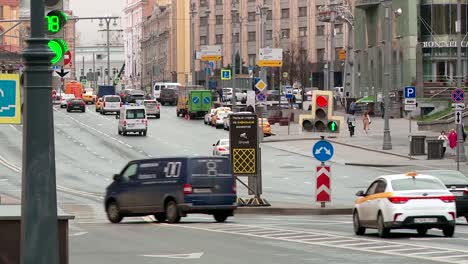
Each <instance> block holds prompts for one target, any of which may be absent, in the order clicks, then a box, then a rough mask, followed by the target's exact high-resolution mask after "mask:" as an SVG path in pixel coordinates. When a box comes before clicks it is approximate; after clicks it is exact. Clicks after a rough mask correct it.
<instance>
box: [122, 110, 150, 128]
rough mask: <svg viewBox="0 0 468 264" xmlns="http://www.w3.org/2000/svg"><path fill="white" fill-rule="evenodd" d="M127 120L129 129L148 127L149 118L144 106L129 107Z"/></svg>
mask: <svg viewBox="0 0 468 264" xmlns="http://www.w3.org/2000/svg"><path fill="white" fill-rule="evenodd" d="M125 120H126V121H127V128H128V129H129V130H132V129H135V130H137V129H146V123H147V119H146V111H145V109H144V108H136V109H127V111H126V116H125Z"/></svg>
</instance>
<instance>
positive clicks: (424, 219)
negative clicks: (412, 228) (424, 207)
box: [414, 218, 437, 224]
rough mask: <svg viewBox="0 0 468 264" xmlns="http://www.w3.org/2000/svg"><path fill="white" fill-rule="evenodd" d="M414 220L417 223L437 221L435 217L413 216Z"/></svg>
mask: <svg viewBox="0 0 468 264" xmlns="http://www.w3.org/2000/svg"><path fill="white" fill-rule="evenodd" d="M414 222H415V223H417V224H421V223H436V222H437V218H415V219H414Z"/></svg>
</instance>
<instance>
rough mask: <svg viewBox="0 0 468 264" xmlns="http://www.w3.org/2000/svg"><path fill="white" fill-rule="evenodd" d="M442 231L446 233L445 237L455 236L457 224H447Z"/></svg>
mask: <svg viewBox="0 0 468 264" xmlns="http://www.w3.org/2000/svg"><path fill="white" fill-rule="evenodd" d="M442 233H444V236H445V237H453V234H454V233H455V226H454V225H453V226H446V227H444V228H443V229H442Z"/></svg>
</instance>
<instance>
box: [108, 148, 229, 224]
mask: <svg viewBox="0 0 468 264" xmlns="http://www.w3.org/2000/svg"><path fill="white" fill-rule="evenodd" d="M236 192H237V190H236V179H235V177H234V176H233V173H232V167H231V164H230V162H229V159H228V158H225V157H175V158H158V159H144V160H135V161H131V162H129V163H128V164H127V165H126V166H125V168H124V169H123V170H122V172H121V173H120V174H116V175H114V182H113V183H111V184H110V185H109V186H108V187H107V191H106V196H105V200H104V201H105V209H106V213H107V217H108V219H109V221H111V222H112V223H119V222H120V221H122V219H123V218H124V217H127V216H145V215H154V217H155V218H156V220H157V221H158V222H164V221H166V220H167V221H168V222H169V223H178V222H179V221H180V218H181V217H185V216H187V214H189V213H203V214H211V215H213V216H214V218H215V220H216V221H217V222H224V221H225V220H226V219H227V218H228V217H229V216H233V215H234V210H235V209H236V207H237V205H236V198H237V197H236Z"/></svg>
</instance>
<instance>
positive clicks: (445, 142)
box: [438, 131, 449, 158]
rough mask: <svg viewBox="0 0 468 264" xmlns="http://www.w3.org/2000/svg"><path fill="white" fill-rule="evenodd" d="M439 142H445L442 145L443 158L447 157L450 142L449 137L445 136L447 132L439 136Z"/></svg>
mask: <svg viewBox="0 0 468 264" xmlns="http://www.w3.org/2000/svg"><path fill="white" fill-rule="evenodd" d="M438 139H439V140H443V141H444V142H443V143H442V158H443V157H444V156H445V151H447V143H448V141H449V139H448V137H447V135H445V131H442V132H440V135H439V138H438Z"/></svg>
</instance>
